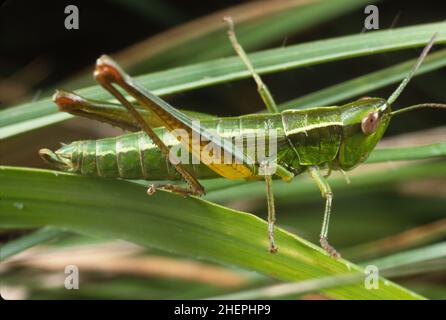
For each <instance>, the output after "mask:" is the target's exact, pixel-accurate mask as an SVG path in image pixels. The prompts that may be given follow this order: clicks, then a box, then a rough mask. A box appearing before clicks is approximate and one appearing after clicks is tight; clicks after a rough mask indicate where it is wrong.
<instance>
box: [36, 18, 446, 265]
mask: <svg viewBox="0 0 446 320" xmlns="http://www.w3.org/2000/svg"><path fill="white" fill-rule="evenodd" d="M225 20H226V22H227V23H228V25H229V31H228V35H229V38H230V41H231V44H232V45H233V47H234V49H235V51H236V53H237V54H238V55H239V56H240V58H241V59H242V60H243V62H244V64H245V65H246V67H247V68H248V69H249V71H250V73H251V74H252V76H253V78H254V80H255V82H256V84H257V87H258V88H257V89H258V92H259V94H260V96H261V97H262V100H263V101H264V103H265V105H266V107H267V108H268V110H269V111H270V113H269V114H251V115H243V116H240V117H227V118H216V117H211V116H204V115H202V114H198V113H191V112H183V111H180V110H178V109H176V108H174V107H172V106H171V105H169V104H168V103H167V102H165V101H164V100H162V99H161V98H159V97H157V96H156V95H154V94H152V93H151V92H149V91H148V90H146V89H144V88H143V87H141V86H139V85H138V84H137V83H136V82H135V81H134V80H133V79H132V78H131V77H130V76H128V75H127V74H126V73H125V72H124V71H123V70H121V68H120V67H119V66H118V65H117V64H116V63H115V62H114V61H113V60H112V59H111V58H109V57H108V56H105V55H104V56H102V57H100V58H99V59H98V60H97V63H96V68H95V72H94V76H95V79H96V80H97V82H98V83H99V84H100V85H101V86H102V87H104V88H105V89H106V90H108V91H109V92H110V93H111V94H112V95H113V96H114V97H115V98H116V99H117V100H118V102H119V104H115V103H110V102H101V101H93V100H88V99H85V98H82V97H80V96H78V95H76V94H74V93H70V92H64V91H57V92H56V94H55V95H54V101H55V103H56V104H57V105H58V106H59V108H60V110H61V111H65V112H69V113H71V114H74V115H79V116H83V117H87V118H90V119H95V120H100V121H103V122H106V123H110V124H112V125H116V126H119V127H122V128H124V129H127V130H130V131H135V132H133V133H130V134H126V135H122V136H118V137H113V138H105V139H100V140H89V141H76V142H72V143H70V144H68V145H63V146H62V147H61V148H60V149H59V150H57V151H55V152H53V151H51V150H48V149H42V150H40V151H39V153H40V155H41V157H42V158H43V159H44V160H46V161H47V162H49V163H50V164H52V165H54V166H55V167H56V168H58V169H59V170H63V171H67V172H72V173H78V174H81V175H88V176H99V177H105V178H122V179H144V180H152V181H154V180H169V181H173V180H184V181H185V182H186V183H187V184H188V186H189V187H188V188H184V187H181V186H179V185H177V184H165V185H159V186H154V185H150V186H149V188H148V191H147V192H148V194H149V195H152V194H153V193H154V192H155V191H156V190H157V189H164V190H169V191H172V192H175V193H180V194H183V195H197V196H199V195H203V194H204V193H205V189H204V187H203V186H202V185H201V184H200V182H199V181H198V179H208V178H216V177H224V178H227V179H246V180H252V179H264V180H265V182H266V195H267V205H268V238H269V250H270V252H273V253H274V252H276V251H277V246H276V244H275V241H274V228H275V219H276V218H275V207H274V197H273V192H272V180H273V178H280V179H282V180H284V181H290V180H291V179H292V178H293V177H294V176H296V175H298V174H301V173H303V172H305V171H306V172H308V174H309V175H310V177H311V178H312V179H313V180H314V181H315V182H316V184H317V186H318V187H319V189H320V191H321V194H322V197H323V198H325V212H324V218H323V223H322V230H321V234H320V244H321V246H322V248H323V249H325V250H326V251H327V252H328V253H329V254H330V255H331V256H333V257H336V258H337V257H340V255H339V254H338V252H337V251H336V250H335V249H334V248H333V247H332V246H331V245H330V244H329V243H328V240H327V236H328V226H329V218H330V212H331V205H332V198H333V193H332V191H331V188H330V185H329V184H328V182H327V177H328V176H329V174H330V173H331V171H332V170H339V171H342V172H344V171H348V170H351V169H353V168H355V167H356V166H358V165H359V164H360V163H362V162H363V161H364V160H365V159H367V157H368V156H369V154H370V153H371V151H372V150H373V149H374V148H375V146H376V144H377V143H378V141H379V140H380V139H381V137H382V136H383V134H384V132H385V131H386V128H387V126H388V125H389V122H390V119H391V118H392V116H394V115H396V114H400V113H403V112H406V111H410V110H415V109H419V108H428V107H432V108H445V107H446V105H443V104H435V103H425V104H418V105H414V106H410V107H407V108H403V109H399V110H397V111H392V109H391V105H392V104H393V102H395V100H396V99H397V98H398V96H399V95H400V94H401V92H402V91H403V90H404V88H405V87H406V85H407V84H408V82H409V81H410V79H411V78H412V77H413V75H414V74H415V72H416V71H417V69H418V67H419V66H420V65H421V63H422V61H423V59H424V58H425V57H426V55H427V54H428V52H429V50H430V49H431V47H432V45H433V43H434V41H435V35H434V36H433V37H432V39H431V40H430V42H429V43H428V45H427V46H426V47H425V48H424V50H423V52H422V53H421V55H420V57H419V59H418V61H417V63H416V64H415V65H414V67H413V68H412V70H411V71H410V72H409V73H408V75H407V76H406V78H405V79H404V80H403V81H402V82H401V84H400V85H399V86H398V88H397V89H396V90H395V91H394V92H393V93H392V95H391V96H390V97H389V98H388V99H387V100H386V99H381V98H362V99H359V100H357V101H354V102H351V103H348V104H345V105H342V106H331V107H317V108H309V109H302V110H285V111H282V112H279V111H278V109H277V107H276V103H275V102H274V99H273V98H272V96H271V93H270V92H269V90H268V88H267V86H266V85H265V84H264V83H263V82H262V80H261V78H260V76H259V75H258V74H257V73H256V72H255V70H254V68H253V66H252V64H251V62H250V61H249V59H248V57H247V55H246V53H245V51H244V50H243V48H242V47H241V46H240V44H239V43H238V41H237V38H236V35H235V32H234V26H233V22H232V20H231V19H230V18H225ZM117 87H120V88H121V89H123V90H124V91H126V92H127V93H128V94H129V95H130V96H131V97H133V99H134V101H131V102H130V101H129V100H128V99H127V98H126V97H125V96H124V95H123V94H122V93H121V92H120V91H119V90H118V89H117ZM122 106H124V107H125V108H122ZM196 119H199V120H200V126H196V125H195V124H194V120H196ZM141 129H142V131H139V130H141ZM179 129H180V130H181V131H182V134H180V135H170V136H169V135H166V133H167V132H170V133H171V132H173V131H175V130H179ZM273 130H274V134H273ZM253 134H254V135H258V136H263V137H264V138H265V139H264V140H263V142H262V143H260V144H258V145H255V146H254V151H258V150H260V149H263V151H264V153H265V154H266V153H268V157H262V156H259V155H258V153H256V152H254V155H252V154H253V152H252V151H253V148H252V144H251V145H249V143H248V142H247V140H248V139H249V138H250V136H252V135H253ZM194 137H195V138H194ZM197 137H198V139H197ZM236 140H237V141H242V142H243V143H242V144H241V145H240V144H237V143H236ZM259 140H260V139H259ZM256 141H257V140H256ZM267 141H268V143H267ZM271 141H272V142H275V147H276V148H275V150H274V152H273V150H271V149H272V148H271V146H270V144H269V143H270V142H271ZM178 146H181V148H183V149H182V150H179V149H175V148H177V147H178ZM173 149H175V150H177V151H175V152H172V150H173ZM184 150H186V154H187V155H191V156H192V158H193V159H199V160H200V161H201V162H195V163H190V161H189V162H187V161H186V162H185V161H180V160H181V159H180V155H183V154H184ZM215 150H221V151H222V152H215ZM223 153H224V155H223ZM227 155H229V161H228V158H227ZM203 157H204V158H203ZM206 157H207V158H206ZM188 159H189V160H190V158H188ZM203 159H206V160H209V159H211V160H212V161H203ZM192 162H193V161H192ZM324 169H327V170H328V174H327V175H324V174H323V173H322V170H324Z"/></svg>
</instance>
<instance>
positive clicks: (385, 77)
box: [278, 50, 446, 110]
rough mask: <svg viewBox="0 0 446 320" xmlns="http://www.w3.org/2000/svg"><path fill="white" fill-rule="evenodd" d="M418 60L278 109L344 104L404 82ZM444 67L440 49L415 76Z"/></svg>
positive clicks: (445, 53) (445, 57) (444, 54)
mask: <svg viewBox="0 0 446 320" xmlns="http://www.w3.org/2000/svg"><path fill="white" fill-rule="evenodd" d="M416 61H417V59H412V60H409V61H405V62H403V63H399V64H397V65H395V66H392V67H389V68H385V69H382V70H379V71H376V72H372V73H369V74H366V75H364V76H360V77H357V78H354V79H351V80H348V81H345V82H343V83H340V84H336V85H333V86H330V87H328V88H325V89H322V90H319V91H316V92H312V93H310V94H307V95H305V96H303V97H300V98H297V99H293V100H290V101H287V102H285V103H282V104H281V105H279V106H278V107H279V109H280V110H284V109H294V108H306V107H317V106H329V105H333V104H334V103H337V102H340V101H345V100H346V99H351V98H354V97H359V96H360V95H361V94H366V93H369V92H371V91H372V90H376V89H379V88H382V87H385V86H387V85H389V84H392V83H396V82H398V81H401V80H403V79H404V78H405V77H406V75H407V73H408V72H409V70H410V69H411V68H412V67H413V66H414V65H415V62H416ZM444 66H446V50H441V51H438V52H435V53H433V54H431V55H429V56H428V57H427V58H426V60H424V62H423V64H422V65H421V67H420V68H419V69H418V71H417V73H416V74H415V76H419V75H422V74H424V73H427V72H430V71H433V70H436V69H439V68H442V67H444Z"/></svg>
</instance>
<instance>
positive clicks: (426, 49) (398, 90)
mask: <svg viewBox="0 0 446 320" xmlns="http://www.w3.org/2000/svg"><path fill="white" fill-rule="evenodd" d="M437 34H438V32H435V33H434V35H433V36H432V38H431V39H430V41H429V43H428V44H427V45H426V46H425V47H424V49H423V51H422V52H421V54H420V57H419V58H418V60H417V63H415V65H414V66H413V67H412V69H411V70H410V72H409V73H408V74H407V76H406V78H404V80H403V81H402V82H401V84H400V85H399V86H398V88H396V90H395V91H394V92H393V93H392V94H391V95H390V97H389V99H387V103H388V104H390V105H391V104H392V103H394V102H395V100H396V99H397V98H398V97H399V95H400V94H401V92H403V90H404V88H405V87H406V86H407V84H408V83H409V81H410V79H412V77H413V75H414V74H415V72H417V70H418V68H419V67H420V66H421V64H422V63H423V61H424V58H426V56H427V54H428V53H429V51H430V50H431V48H432V46H433V45H434V42H435V39H436V38H437Z"/></svg>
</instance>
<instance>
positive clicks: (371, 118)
mask: <svg viewBox="0 0 446 320" xmlns="http://www.w3.org/2000/svg"><path fill="white" fill-rule="evenodd" d="M378 122H379V116H378V112H371V113H369V114H368V115H367V116H365V117H364V118H363V119H362V121H361V130H362V132H364V134H365V135H369V134H372V133H373V132H375V130H376V128H377V127H378Z"/></svg>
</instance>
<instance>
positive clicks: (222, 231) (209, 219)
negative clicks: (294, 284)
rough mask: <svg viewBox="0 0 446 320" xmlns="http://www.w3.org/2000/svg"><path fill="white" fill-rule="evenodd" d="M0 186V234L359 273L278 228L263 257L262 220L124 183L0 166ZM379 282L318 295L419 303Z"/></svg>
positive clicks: (268, 268) (303, 275)
mask: <svg viewBox="0 0 446 320" xmlns="http://www.w3.org/2000/svg"><path fill="white" fill-rule="evenodd" d="M0 179H1V181H2V184H1V185H0V193H1V195H2V197H1V200H0V226H1V227H40V226H45V225H50V226H54V227H56V228H61V229H65V230H70V231H73V232H76V233H81V234H86V235H94V236H103V237H112V238H119V239H124V240H127V241H131V242H134V243H137V244H140V245H144V246H147V247H153V248H158V249H162V250H166V251H172V252H177V253H180V254H184V255H189V256H193V257H201V258H205V259H209V260H213V261H216V262H219V263H224V264H230V265H237V266H239V267H242V268H246V269H248V270H253V271H257V272H260V273H263V274H267V275H270V276H272V277H275V278H277V279H281V280H288V281H296V280H305V279H313V278H320V277H326V276H330V275H339V274H348V273H356V272H362V270H361V269H360V268H358V267H357V266H355V265H353V264H351V263H349V262H347V261H344V260H340V261H337V260H335V259H333V258H331V257H329V256H327V255H326V254H325V252H323V251H322V249H320V248H319V247H318V246H315V245H313V244H311V243H309V242H307V241H305V240H303V239H301V238H299V237H297V236H295V235H293V234H290V233H288V232H286V231H284V230H282V229H279V228H278V229H277V234H276V240H277V242H278V244H279V252H278V253H277V254H275V255H273V254H270V253H268V251H267V247H268V241H267V237H266V223H265V221H263V220H261V219H259V218H257V217H256V216H254V215H251V214H248V213H244V212H240V211H235V210H231V209H228V208H225V207H222V206H219V205H216V204H212V203H209V202H207V201H204V200H201V199H197V198H192V197H189V198H184V197H182V196H178V195H175V194H171V193H168V192H162V191H160V192H157V193H156V194H155V195H154V196H153V197H151V198H148V197H147V195H146V192H145V188H144V187H143V186H139V185H136V184H133V183H129V182H126V181H119V180H107V179H96V178H87V177H80V176H75V175H69V174H65V173H60V172H54V171H46V170H33V169H25V168H13V167H1V168H0ZM384 281H385V279H381V284H382V285H381V286H380V289H379V290H367V289H365V288H364V286H363V284H362V283H360V284H350V285H347V286H343V287H337V288H330V289H326V290H324V292H325V293H326V294H328V295H329V296H331V297H333V298H339V299H349V298H350V299H419V298H421V297H420V296H418V295H416V294H415V293H413V292H411V291H409V290H407V289H404V288H402V287H400V286H398V285H396V284H393V283H391V282H388V283H387V285H386V284H385V283H384Z"/></svg>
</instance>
